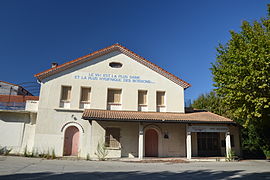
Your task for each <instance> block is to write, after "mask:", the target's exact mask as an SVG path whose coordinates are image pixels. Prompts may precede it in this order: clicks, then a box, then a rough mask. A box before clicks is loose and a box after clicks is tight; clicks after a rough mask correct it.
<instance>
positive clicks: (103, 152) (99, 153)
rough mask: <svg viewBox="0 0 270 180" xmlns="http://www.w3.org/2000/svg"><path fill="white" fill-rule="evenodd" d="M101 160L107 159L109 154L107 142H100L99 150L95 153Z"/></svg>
mask: <svg viewBox="0 0 270 180" xmlns="http://www.w3.org/2000/svg"><path fill="white" fill-rule="evenodd" d="M95 154H96V155H97V157H98V159H99V160H100V161H105V160H106V157H107V155H108V150H107V148H106V146H105V143H100V142H99V143H98V145H97V152H96V153H95Z"/></svg>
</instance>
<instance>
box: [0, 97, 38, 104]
mask: <svg viewBox="0 0 270 180" xmlns="http://www.w3.org/2000/svg"><path fill="white" fill-rule="evenodd" d="M38 99H39V96H21V95H0V102H17V103H23V102H26V101H27V100H36V101H38Z"/></svg>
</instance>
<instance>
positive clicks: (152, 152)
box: [145, 129, 158, 157]
mask: <svg viewBox="0 0 270 180" xmlns="http://www.w3.org/2000/svg"><path fill="white" fill-rule="evenodd" d="M145 156H146V157H157V156H158V133H157V131H156V130H154V129H148V130H146V132H145Z"/></svg>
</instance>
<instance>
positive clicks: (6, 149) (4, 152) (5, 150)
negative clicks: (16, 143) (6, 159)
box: [0, 146, 12, 156]
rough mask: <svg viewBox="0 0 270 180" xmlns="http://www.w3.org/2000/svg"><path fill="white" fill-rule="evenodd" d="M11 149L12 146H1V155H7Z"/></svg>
mask: <svg viewBox="0 0 270 180" xmlns="http://www.w3.org/2000/svg"><path fill="white" fill-rule="evenodd" d="M10 151H12V148H8V147H6V146H4V147H1V146H0V155H4V156H7V155H8V154H9V153H10Z"/></svg>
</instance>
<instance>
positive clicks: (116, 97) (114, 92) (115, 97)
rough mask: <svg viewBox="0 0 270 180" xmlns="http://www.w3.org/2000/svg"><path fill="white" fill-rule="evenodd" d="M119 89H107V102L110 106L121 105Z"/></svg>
mask: <svg viewBox="0 0 270 180" xmlns="http://www.w3.org/2000/svg"><path fill="white" fill-rule="evenodd" d="M121 93H122V90H121V89H108V98H107V102H108V103H110V104H121Z"/></svg>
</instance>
